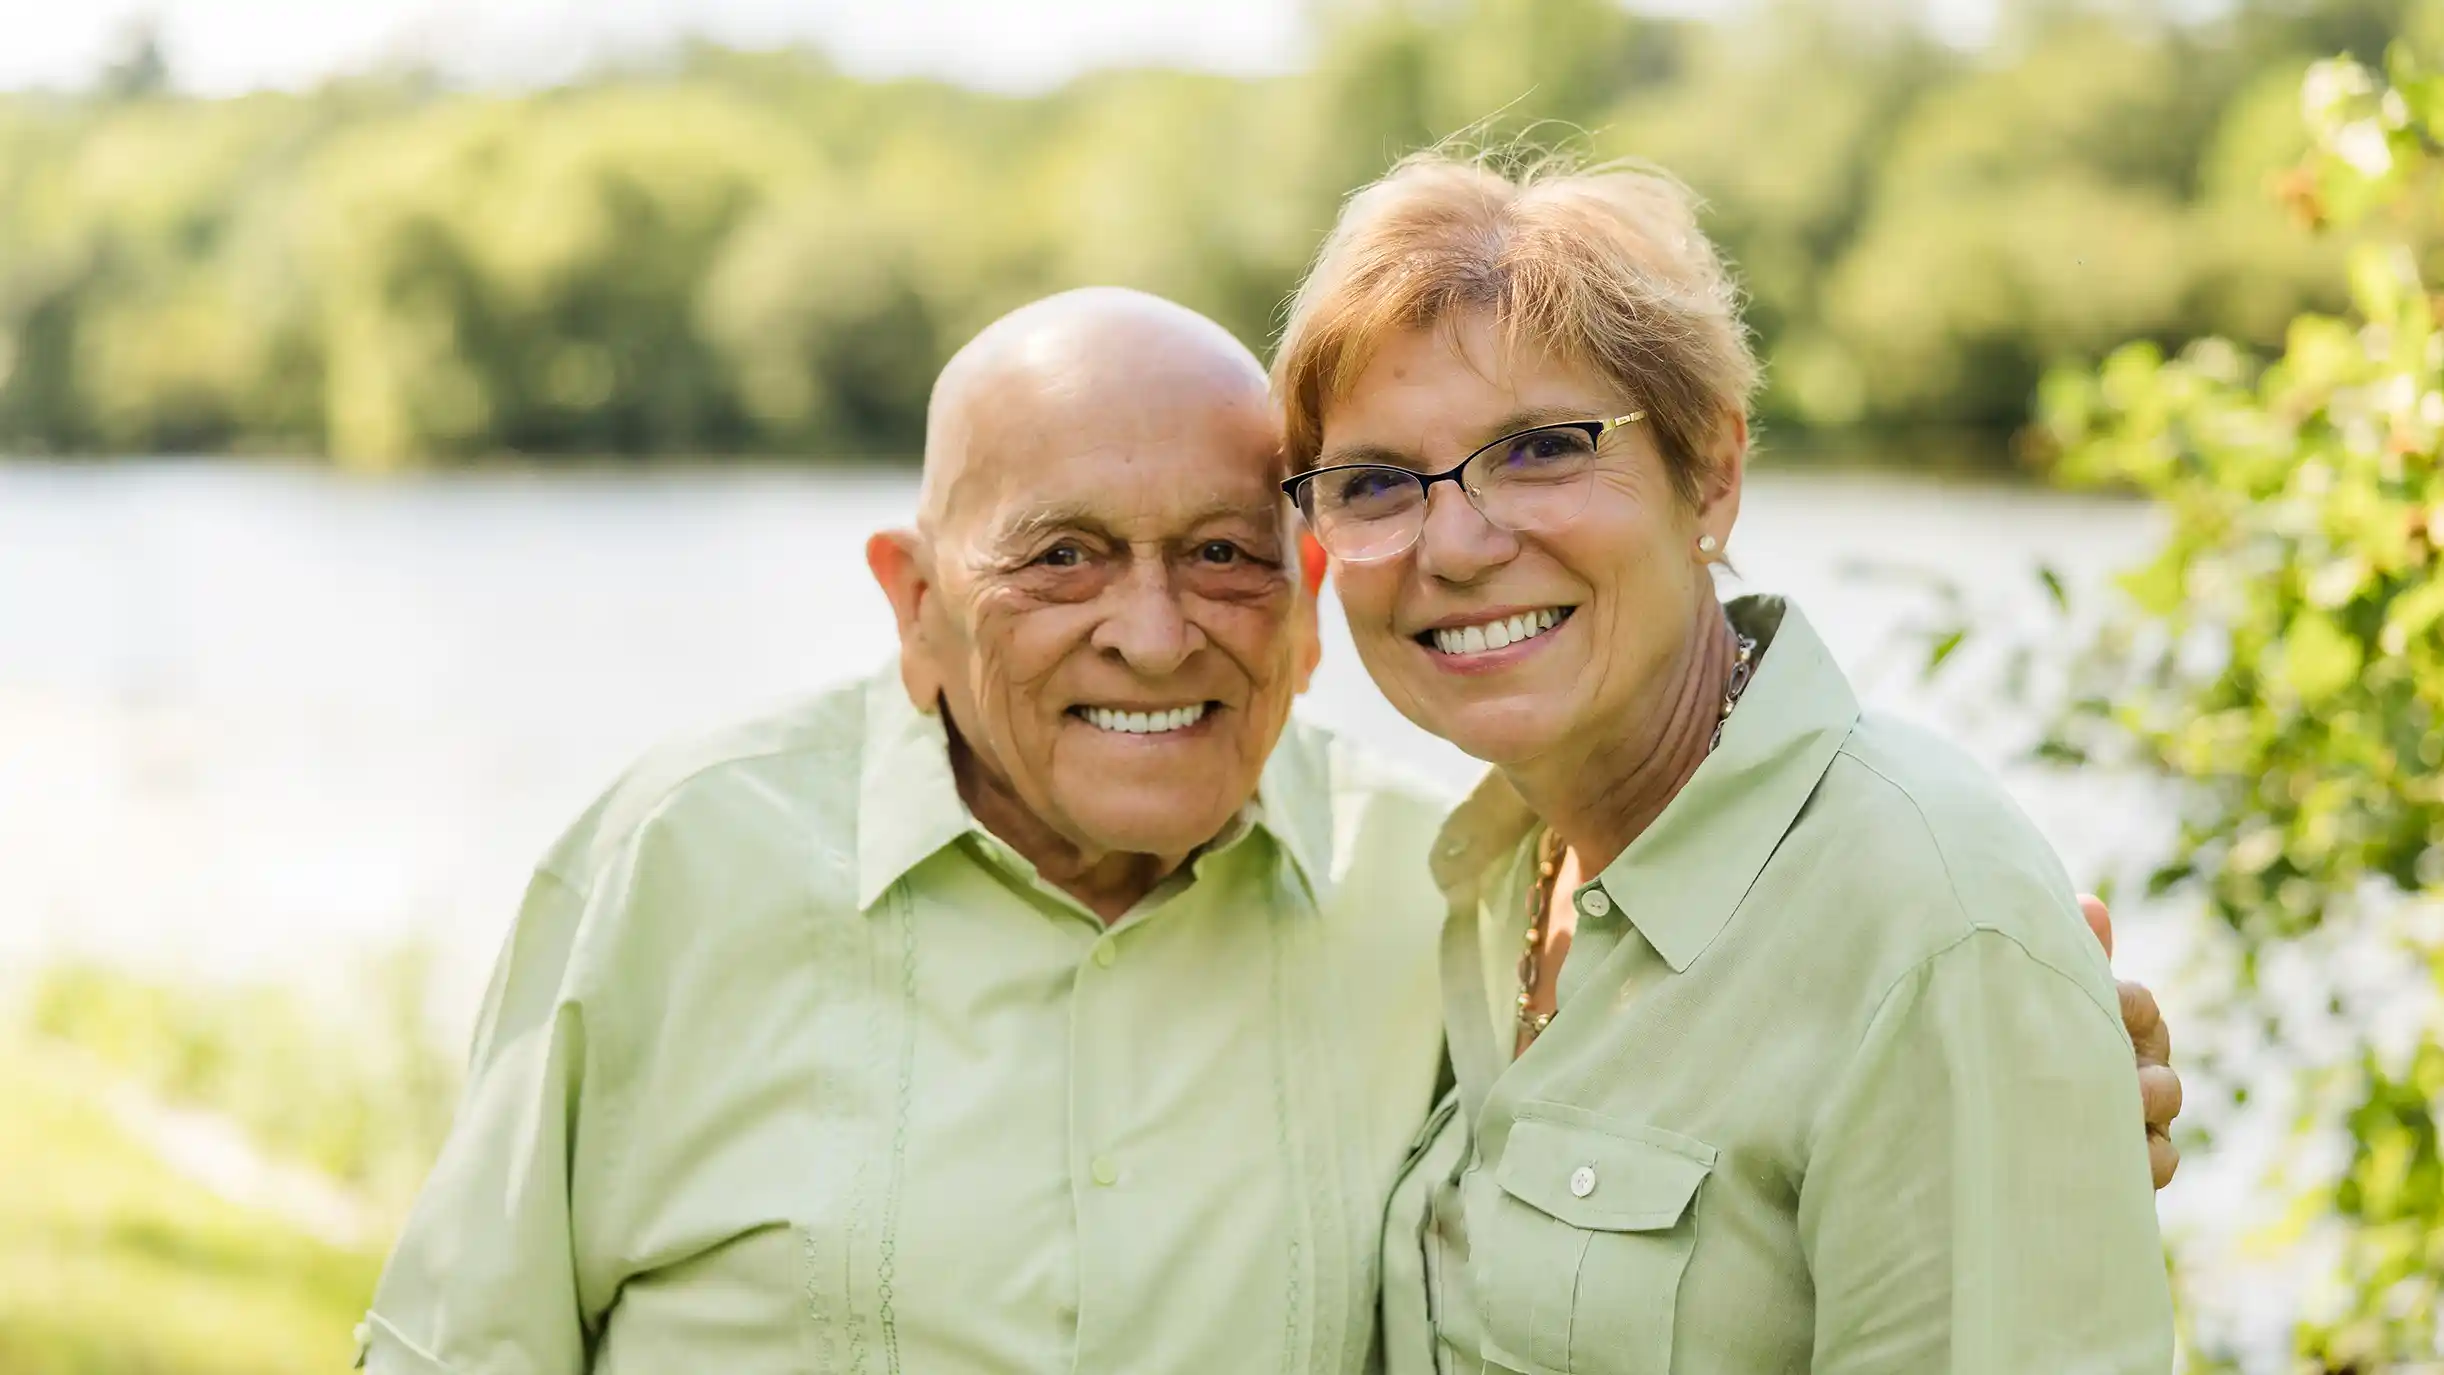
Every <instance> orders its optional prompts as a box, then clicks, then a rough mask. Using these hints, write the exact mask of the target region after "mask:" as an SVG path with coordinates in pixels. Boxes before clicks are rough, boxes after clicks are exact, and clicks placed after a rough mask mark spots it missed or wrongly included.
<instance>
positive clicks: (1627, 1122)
mask: <svg viewBox="0 0 2444 1375" xmlns="http://www.w3.org/2000/svg"><path fill="white" fill-rule="evenodd" d="M1732 614H1733V619H1734V620H1735V622H1737V623H1738V624H1739V625H1740V627H1741V628H1742V629H1743V630H1744V631H1745V632H1746V633H1748V634H1751V635H1754V636H1756V637H1757V639H1758V640H1759V641H1760V642H1761V643H1763V644H1766V645H1767V646H1768V649H1769V652H1768V653H1767V654H1766V655H1765V657H1764V659H1763V661H1762V663H1761V665H1760V667H1759V670H1758V673H1757V676H1756V678H1755V680H1754V682H1753V683H1752V684H1751V685H1750V686H1749V688H1748V690H1747V693H1746V695H1745V697H1744V698H1743V699H1742V701H1741V703H1740V706H1739V708H1738V710H1737V711H1736V712H1735V713H1734V714H1733V715H1732V717H1731V721H1730V724H1729V726H1728V728H1727V729H1726V730H1725V732H1724V734H1723V738H1722V743H1721V745H1720V746H1719V747H1718V748H1717V749H1716V750H1715V752H1714V754H1713V755H1712V756H1711V757H1709V758H1708V759H1707V760H1706V762H1705V763H1704V764H1703V765H1702V766H1701V767H1700V768H1699V769H1698V771H1697V773H1696V775H1695V776H1694V777H1693V778H1692V779H1691V780H1690V782H1689V784H1688V786H1687V787H1686V788H1685V789H1683V791H1682V792H1681V793H1680V795H1679V796H1678V797H1676V798H1674V799H1673V800H1672V803H1671V805H1670V806H1669V807H1668V808H1666V810H1665V811H1664V813H1663V815H1662V816H1661V817H1660V818H1658V819H1657V820H1656V822H1655V823H1654V824H1653V825H1652V826H1651V827H1649V828H1648V829H1647V831H1646V832H1645V833H1644V834H1642V835H1641V836H1640V837H1639V838H1638V839H1637V841H1636V842H1635V843H1633V844H1632V845H1631V846H1630V847H1629V848H1628V849H1627V850H1626V851H1624V852H1623V853H1622V855H1621V856H1620V857H1619V858H1618V859H1617V860H1615V861H1614V862H1613V863H1612V864H1611V865H1610V866H1608V867H1607V868H1606V869H1605V870H1604V871H1603V873H1602V874H1601V875H1599V876H1598V877H1597V878H1596V879H1595V880H1593V881H1592V882H1590V883H1588V884H1586V885H1585V886H1583V887H1581V888H1580V889H1578V890H1577V892H1576V893H1575V894H1573V900H1574V901H1575V903H1576V905H1577V908H1578V923H1577V930H1576V934H1575V936H1574V938H1573V948H1572V950H1571V952H1570V956H1569V959H1568V962H1567V964H1566V965H1565V966H1564V970H1563V974H1562V978H1561V982H1560V985H1559V990H1560V993H1561V999H1560V1010H1559V1012H1558V1014H1557V1015H1556V1016H1555V1018H1554V1020H1553V1022H1552V1024H1551V1025H1550V1027H1548V1028H1547V1029H1546V1031H1545V1032H1544V1033H1543V1035H1542V1036H1541V1037H1539V1038H1538V1039H1537V1041H1536V1042H1535V1043H1534V1044H1533V1045H1531V1046H1530V1047H1529V1049H1528V1051H1527V1053H1526V1054H1525V1055H1523V1056H1520V1057H1519V1058H1518V1059H1516V1060H1515V1061H1514V1060H1513V1059H1512V1056H1511V1045H1512V1038H1513V1015H1514V1014H1513V1001H1512V1000H1513V997H1514V995H1515V992H1516V990H1515V988H1514V986H1513V984H1512V978H1513V975H1512V969H1513V963H1514V960H1515V957H1516V956H1515V952H1516V951H1517V950H1518V948H1519V941H1520V938H1521V936H1522V934H1523V933H1524V930H1525V926H1526V922H1527V915H1526V911H1525V906H1526V903H1525V897H1526V891H1527V885H1528V880H1529V877H1530V875H1529V864H1530V863H1531V858H1530V857H1531V855H1532V853H1533V847H1534V843H1535V838H1536V835H1535V833H1536V830H1537V826H1536V823H1535V820H1534V818H1533V817H1532V816H1531V815H1530V814H1529V812H1528V810H1527V808H1526V806H1525V805H1524V804H1523V803H1522V802H1521V801H1520V799H1519V797H1518V794H1517V793H1516V792H1514V791H1512V790H1511V789H1510V788H1509V787H1508V786H1507V785H1506V784H1504V783H1502V782H1501V781H1500V780H1499V779H1494V780H1489V781H1488V782H1487V783H1486V784H1485V785H1484V786H1483V787H1481V788H1480V789H1479V790H1478V791H1477V793H1476V794H1475V796H1474V797H1472V798H1471V799H1470V800H1469V801H1468V802H1467V803H1465V804H1463V805H1462V807H1461V808H1460V810H1459V811H1458V812H1457V813H1455V814H1454V815H1453V817H1452V820H1451V822H1450V824H1449V827H1448V829H1447V831H1446V832H1445V836H1444V840H1443V842H1442V844H1441V846H1440V847H1439V848H1438V851H1437V854H1436V857H1435V863H1436V867H1437V874H1438V878H1439V880H1440V881H1441V883H1442V885H1443V887H1444V889H1445V892H1446V894H1447V896H1448V898H1449V903H1450V917H1449V922H1448V924H1447V926H1446V929H1445V935H1444V980H1445V990H1444V1000H1445V1018H1446V1023H1447V1026H1448V1030H1449V1034H1450V1037H1451V1053H1452V1058H1453V1061H1454V1063H1455V1065H1456V1067H1457V1070H1458V1079H1459V1089H1458V1092H1457V1094H1456V1095H1455V1099H1456V1101H1454V1102H1447V1103H1446V1104H1444V1105H1443V1106H1442V1107H1441V1108H1439V1109H1438V1110H1437V1124H1438V1125H1437V1128H1436V1130H1435V1131H1434V1132H1433V1134H1432V1136H1431V1141H1430V1144H1429V1145H1428V1146H1427V1147H1426V1148H1424V1149H1423V1150H1422V1151H1421V1152H1420V1153H1419V1157H1418V1158H1417V1159H1416V1160H1414V1161H1413V1162H1412V1164H1411V1166H1410V1167H1409V1168H1408V1170H1407V1171H1406V1172H1405V1174H1404V1177H1403V1179H1402V1181H1401V1182H1400V1184H1399V1186H1398V1188H1397V1189H1396V1191H1395V1193H1394V1195H1393V1198H1392V1200H1391V1203H1390V1206H1389V1208H1388V1213H1387V1216H1388V1222H1387V1225H1386V1227H1385V1242H1384V1245H1385V1262H1384V1264H1385V1285H1386V1290H1385V1296H1384V1305H1385V1339H1386V1342H1387V1355H1388V1357H1389V1365H1390V1370H1391V1372H1392V1375H1421V1373H1422V1372H1427V1371H1436V1372H1448V1371H1469V1372H1475V1371H1480V1370H1514V1371H1529V1372H1554V1373H1556V1375H1558V1373H1559V1372H1573V1373H1575V1375H1663V1373H1664V1372H1667V1371H1669V1372H1676V1373H1677V1375H1760V1373H1761V1372H1775V1371H1811V1370H1812V1371H1816V1372H1820V1375H1821V1373H1822V1372H1831V1371H1857V1372H1874V1373H1875V1375H1891V1373H1892V1372H1904V1371H1913V1372H1914V1371H1948V1372H1954V1375H2055V1373H2056V1372H2134V1373H2135V1372H2149V1375H2162V1372H2164V1371H2166V1370H2167V1369H2169V1368H2170V1366H2171V1363H2172V1353H2173V1339H2172V1316H2171V1300H2170V1295H2169V1291H2168V1286H2167V1283H2166V1279H2165V1273H2164V1263H2163V1252H2162V1249H2161V1247H2160V1244H2159V1241H2158V1238H2157V1233H2156V1221H2155V1208H2154V1196H2153V1192H2152V1189H2151V1187H2150V1181H2149V1177H2148V1168H2147V1148H2146V1141H2145V1137H2144V1134H2143V1132H2142V1130H2141V1127H2140V1122H2139V1115H2138V1114H2137V1113H2135V1112H2133V1111H2132V1108H2133V1107H2134V1105H2135V1104H2136V1103H2137V1101H2138V1087H2137V1082H2136V1077H2135V1071H2134V1069H2133V1065H2132V1059H2131V1054H2130V1042H2129V1039H2128V1037H2127V1034H2126V1033H2125V1031H2124V1029H2123V1027H2122V1021H2121V1016H2120V1012H2119V1004H2118V1002H2117V999H2116V996H2115V992H2114V987H2113V980H2112V975H2111V973H2110V971H2109V970H2108V968H2107V966H2106V963H2105V959H2104V955H2103V952H2102V951H2101V949H2100V948H2099V947H2098V946H2097V944H2096V942H2095V940H2094V938H2093V937H2091V936H2090V935H2089V934H2088V931H2087V928H2086V926H2085V924H2084V923H2083V922H2082V920H2081V918H2080V915H2079V912H2078V908H2077V905H2076V901H2075V899H2074V897H2073V895H2072V891H2071V886H2070V883H2069V881H2068V879H2067V878H2066V877H2065V875H2064V874H2063V872H2062V869H2061V867H2060V865H2059V863H2058V862H2057V861H2056V860H2055V858H2054V855H2053V852H2052V850H2051V849H2050V848H2049V847H2048V846H2047V845H2046V843H2045V841H2044V840H2043V838H2042V837H2041V836H2039V835H2038V834H2037V832H2036V830H2035V828H2034V827H2033V826H2032V825H2031V824H2030V823H2029V822H2028V821H2027V820H2026V818H2024V817H2023V816H2022V815H2021V814H2020V812H2019V811H2018V810H2017V809H2016V808H2014V807H2013V806H2012V804H2011V803H2010V802H2009V801H2008V800H2007V799H2006V798H2005V796H2004V795H2003V793H2002V791H2001V790H2000V789H1999V788H1998V787H1997V786H1996V784H1995V783H1994V782H1993V781H1992V780H1991V779H1989V778H1988V777H1987V776H1986V775H1985V774H1984V773H1983V772H1982V771H1981V770H1980V769H1978V768H1977V767H1976V766H1975V765H1973V764H1972V763H1970V762H1969V761H1968V760H1966V759H1965V758H1963V757H1962V756H1960V755H1959V754H1958V753H1956V752H1955V751H1953V750H1952V749H1951V748H1949V747H1947V746H1946V745H1944V744H1943V743H1942V742H1940V741H1938V740H1936V739H1933V738H1931V737H1929V736H1926V735H1923V734H1920V733H1918V732H1916V731H1913V730H1911V729H1908V728H1906V727H1903V726H1900V725H1896V724H1893V723H1891V722H1887V721H1883V720H1879V719H1877V718H1875V717H1872V716H1868V717H1862V716H1861V715H1860V712H1859V708H1858V703H1857V701H1856V699H1855V698H1854V697H1853V696H1852V694H1851V691H1850V689H1849V687H1848V685H1847V684H1846V682H1845V681H1844V679H1843V677H1842V674H1841V671H1840V670H1839V668H1837V667H1836V666H1835V664H1834V662H1833V659H1832V656H1831V655H1830V654H1829V653H1828V652H1827V651H1826V649H1825V647H1824V645H1823V643H1822V642H1821V641H1820V640H1818V638H1817V637H1816V635H1815V633H1814V631H1812V630H1811V629H1810V628H1809V626H1808V624H1807V622H1806V619H1805V618H1804V617H1802V616H1801V615H1800V614H1799V612H1798V611H1797V610H1795V609H1789V608H1787V607H1786V606H1785V605H1784V604H1783V603H1781V602H1779V601H1777V600H1773V599H1765V598H1751V599H1747V600H1744V601H1742V602H1739V603H1736V604H1734V606H1733V608H1732Z"/></svg>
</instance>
